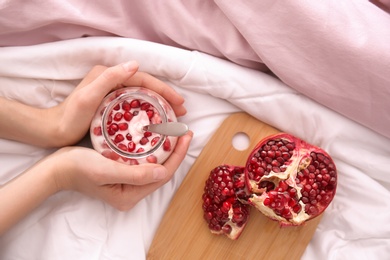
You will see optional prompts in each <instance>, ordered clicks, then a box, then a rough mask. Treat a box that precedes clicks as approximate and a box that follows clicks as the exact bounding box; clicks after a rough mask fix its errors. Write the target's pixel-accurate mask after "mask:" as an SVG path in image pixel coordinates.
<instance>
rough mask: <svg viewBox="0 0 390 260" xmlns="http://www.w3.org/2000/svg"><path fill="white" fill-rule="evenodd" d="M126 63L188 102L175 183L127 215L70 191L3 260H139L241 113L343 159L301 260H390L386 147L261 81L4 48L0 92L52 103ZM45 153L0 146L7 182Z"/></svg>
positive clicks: (81, 50) (149, 60) (153, 63)
mask: <svg viewBox="0 0 390 260" xmlns="http://www.w3.org/2000/svg"><path fill="white" fill-rule="evenodd" d="M131 59H135V60H138V62H139V63H140V70H142V71H145V72H148V73H150V74H153V75H155V76H157V77H159V78H161V79H163V80H164V81H166V82H168V83H169V84H170V85H171V86H173V87H174V88H175V89H176V90H177V91H178V92H179V93H181V94H182V95H183V96H184V97H185V99H186V103H185V104H186V107H187V110H188V114H187V115H186V116H184V117H183V118H181V119H180V120H181V121H183V122H185V123H187V124H188V125H189V127H190V128H191V129H192V130H193V131H194V133H195V135H194V139H193V141H192V144H191V147H190V149H189V151H188V154H187V156H186V158H185V160H184V162H183V163H182V165H181V167H180V168H179V169H178V171H177V172H176V174H175V176H174V178H173V179H172V180H171V181H170V182H169V183H167V184H166V185H165V186H163V187H162V188H161V189H159V190H157V191H156V192H155V193H153V194H151V195H150V196H148V197H147V198H146V199H144V200H142V201H141V202H140V203H139V204H138V205H137V206H136V207H135V208H133V209H132V210H131V211H129V212H119V211H116V210H115V209H113V208H111V207H110V206H108V205H106V204H105V203H103V202H100V201H97V200H95V199H91V198H88V197H85V196H83V195H81V194H78V193H75V192H60V193H58V194H56V195H55V196H53V197H51V198H50V199H48V200H47V201H46V202H45V203H43V204H42V205H41V206H40V207H39V208H37V209H36V210H35V211H34V212H32V214H30V215H29V216H28V217H27V218H25V219H24V220H22V221H21V222H20V223H18V224H17V225H16V226H14V227H13V228H12V229H11V230H10V231H9V232H8V233H6V234H5V235H3V236H2V237H0V259H4V260H9V259H88V260H91V259H92V260H93V259H96V260H97V259H99V260H102V259H144V258H145V257H146V253H147V251H148V249H149V246H150V244H151V242H152V239H153V235H154V233H155V232H156V229H157V227H158V225H159V222H160V220H161V218H162V216H163V214H164V212H165V210H166V209H167V207H168V204H169V202H170V200H171V198H172V196H173V195H174V193H175V191H176V189H177V188H178V187H179V186H180V183H181V181H182V180H183V178H184V177H185V175H186V173H187V172H188V171H189V169H190V167H191V165H192V164H193V162H194V161H195V159H196V157H197V156H198V154H199V153H200V152H201V150H202V148H203V147H204V145H205V144H206V143H207V141H208V139H209V138H210V136H211V135H212V134H213V132H214V131H215V130H216V129H217V128H218V126H219V125H220V123H221V122H222V121H223V120H224V119H225V118H226V117H227V116H228V115H230V114H231V113H234V112H238V111H246V112H248V113H250V114H252V115H253V116H255V117H257V118H258V119H260V120H262V121H264V122H266V123H269V124H271V125H273V126H275V127H277V128H279V129H280V130H282V131H286V132H289V133H292V134H294V135H297V136H299V137H301V138H303V139H305V140H306V141H308V142H311V143H313V144H316V145H318V146H321V147H323V148H324V149H326V150H327V151H328V152H329V153H330V154H331V155H332V157H333V158H334V160H335V162H336V165H337V167H338V172H339V185H338V190H337V194H336V197H335V199H334V201H333V202H332V204H331V205H330V206H329V208H328V209H327V211H326V212H325V214H324V217H323V218H322V220H321V223H320V224H319V226H318V228H317V230H316V233H315V235H314V237H313V239H312V241H311V242H310V244H309V246H308V247H307V250H306V251H305V254H304V255H303V259H389V257H390V225H389V223H390V210H389V209H390V178H389V169H388V168H387V167H390V140H389V139H387V138H385V137H383V136H381V135H379V134H377V133H375V132H373V131H371V130H369V129H368V128H365V127H363V126H361V125H359V124H357V123H355V122H354V121H351V120H349V119H348V118H346V117H343V116H341V115H339V114H337V113H336V112H334V111H331V110H329V109H327V108H325V107H323V106H321V105H319V104H317V103H315V102H313V101H312V100H310V99H308V98H307V97H305V96H303V95H301V94H299V93H297V92H296V91H295V90H292V89H290V88H288V87H286V86H285V85H284V84H283V83H281V82H280V81H279V80H277V79H275V78H273V77H271V76H269V75H266V74H264V73H262V72H259V71H255V70H251V69H248V68H244V67H241V66H238V65H235V64H233V63H230V62H227V61H224V60H221V59H218V58H215V57H212V56H209V55H206V54H202V53H199V52H191V51H186V50H182V49H178V48H174V47H168V46H165V45H159V44H156V43H151V42H145V41H140V40H134V39H125V38H109V37H101V38H98V37H97V38H83V39H76V40H68V41H60V42H54V43H47V44H41V45H36V46H25V47H6V48H1V49H0V61H1V63H0V95H2V96H6V97H9V98H13V99H17V100H20V101H22V102H25V103H28V104H31V105H35V106H40V107H48V106H52V105H55V104H57V103H58V102H60V101H62V100H63V99H64V98H65V97H66V96H67V95H68V94H69V93H70V92H71V91H72V89H73V87H74V86H75V85H76V84H77V83H78V82H79V80H81V79H82V78H83V76H84V75H85V74H86V73H87V72H88V71H89V70H90V69H91V67H92V66H93V65H95V64H104V65H107V66H110V65H114V64H117V63H120V62H123V61H127V60H131ZM302 73H304V72H302ZM10 116H12V115H10ZM27 123H28V122H26V124H27ZM88 144H89V143H88V140H86V142H84V143H83V145H88ZM50 152H52V151H51V150H45V149H41V148H37V147H33V146H29V145H26V144H21V143H17V142H12V141H8V140H0V184H4V183H6V182H7V181H9V180H10V179H12V178H13V177H15V176H17V175H18V174H20V173H21V172H22V171H23V170H24V169H26V168H27V167H29V166H31V165H32V164H33V163H34V162H36V161H37V160H39V159H40V158H42V157H43V156H45V155H47V154H49V153H50ZM31 188H34V187H31Z"/></svg>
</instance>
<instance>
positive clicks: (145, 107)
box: [141, 102, 151, 111]
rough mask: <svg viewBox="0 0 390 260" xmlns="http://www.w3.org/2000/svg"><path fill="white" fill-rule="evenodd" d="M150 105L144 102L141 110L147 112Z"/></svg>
mask: <svg viewBox="0 0 390 260" xmlns="http://www.w3.org/2000/svg"><path fill="white" fill-rule="evenodd" d="M150 106H151V105H150V103H148V102H144V103H142V104H141V110H145V111H146V110H147V109H149V108H150Z"/></svg>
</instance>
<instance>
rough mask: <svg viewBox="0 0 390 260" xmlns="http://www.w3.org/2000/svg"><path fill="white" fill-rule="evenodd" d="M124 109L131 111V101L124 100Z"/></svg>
mask: <svg viewBox="0 0 390 260" xmlns="http://www.w3.org/2000/svg"><path fill="white" fill-rule="evenodd" d="M122 109H123V110H124V111H130V109H131V106H130V104H129V102H127V101H126V100H125V101H123V102H122Z"/></svg>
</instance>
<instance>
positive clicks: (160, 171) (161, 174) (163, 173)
mask: <svg viewBox="0 0 390 260" xmlns="http://www.w3.org/2000/svg"><path fill="white" fill-rule="evenodd" d="M165 177H167V170H166V169H165V168H163V167H156V168H154V169H153V178H154V179H155V180H156V181H159V180H162V179H164V178H165Z"/></svg>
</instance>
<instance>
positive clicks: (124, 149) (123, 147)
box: [118, 143, 127, 152]
mask: <svg viewBox="0 0 390 260" xmlns="http://www.w3.org/2000/svg"><path fill="white" fill-rule="evenodd" d="M118 148H119V149H121V150H122V151H125V152H127V146H126V145H124V144H122V143H120V144H118Z"/></svg>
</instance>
